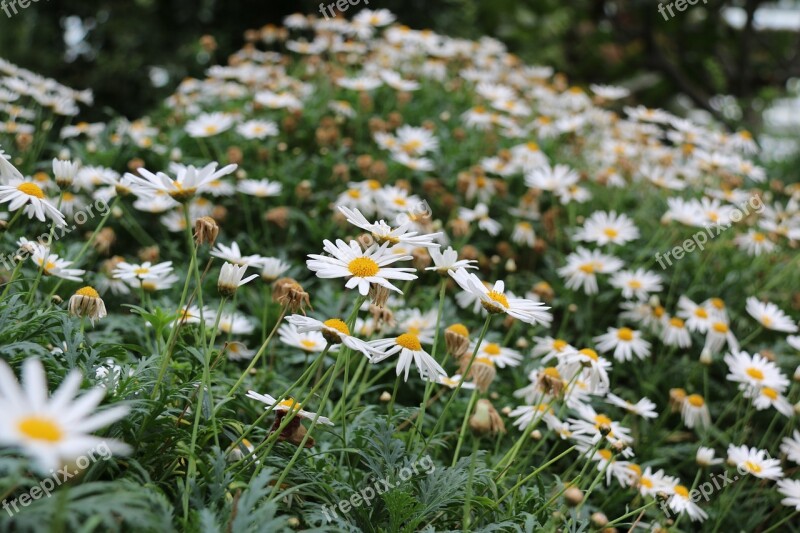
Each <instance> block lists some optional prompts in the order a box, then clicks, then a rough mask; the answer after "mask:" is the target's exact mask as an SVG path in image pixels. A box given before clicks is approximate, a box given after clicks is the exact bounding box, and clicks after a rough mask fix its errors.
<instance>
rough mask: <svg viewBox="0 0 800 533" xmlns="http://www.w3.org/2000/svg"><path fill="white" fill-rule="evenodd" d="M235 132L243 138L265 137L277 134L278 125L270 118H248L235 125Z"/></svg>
mask: <svg viewBox="0 0 800 533" xmlns="http://www.w3.org/2000/svg"><path fill="white" fill-rule="evenodd" d="M236 133H238V134H239V135H241V136H242V137H244V138H245V139H259V140H260V139H266V138H267V137H274V136H275V135H277V134H278V125H277V124H275V123H274V122H272V121H271V120H248V121H247V122H242V123H241V124H239V125H238V126H236Z"/></svg>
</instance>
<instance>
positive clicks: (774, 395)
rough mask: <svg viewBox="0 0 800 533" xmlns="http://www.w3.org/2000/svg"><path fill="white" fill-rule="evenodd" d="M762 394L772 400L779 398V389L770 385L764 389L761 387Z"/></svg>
mask: <svg viewBox="0 0 800 533" xmlns="http://www.w3.org/2000/svg"><path fill="white" fill-rule="evenodd" d="M761 394H763V395H764V396H766V397H767V398H769V399H770V400H772V401H775V400H777V399H778V391H776V390H775V389H771V388H769V387H764V388H763V389H761Z"/></svg>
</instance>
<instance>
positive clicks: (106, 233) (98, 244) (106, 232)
mask: <svg viewBox="0 0 800 533" xmlns="http://www.w3.org/2000/svg"><path fill="white" fill-rule="evenodd" d="M116 241H117V234H116V233H114V230H113V228H103V229H102V230H100V231H99V232H98V233H97V237H95V241H94V249H95V250H97V253H99V254H100V255H108V253H109V252H110V251H111V247H112V246H113V245H114V243H115V242H116Z"/></svg>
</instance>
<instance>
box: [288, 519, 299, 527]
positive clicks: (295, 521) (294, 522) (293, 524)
mask: <svg viewBox="0 0 800 533" xmlns="http://www.w3.org/2000/svg"><path fill="white" fill-rule="evenodd" d="M286 523H287V524H289V527H297V526H299V525H300V519H299V518H297V517H296V516H290V517H289V520H287V521H286Z"/></svg>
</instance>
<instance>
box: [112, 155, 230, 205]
mask: <svg viewBox="0 0 800 533" xmlns="http://www.w3.org/2000/svg"><path fill="white" fill-rule="evenodd" d="M218 164H219V163H216V162H213V163H209V164H207V165H206V166H204V167H202V168H197V167H194V166H192V165H189V166H183V165H172V166H171V167H170V170H171V171H173V172H175V174H176V176H175V179H172V178H171V177H169V176H168V175H166V174H165V173H163V172H158V173H157V174H153V173H152V172H150V171H149V170H147V169H145V168H140V169H138V171H137V172H138V173H139V174H141V175H142V176H143V177H139V176H136V175H134V174H131V173H130V172H128V173H126V174H125V178H127V179H128V180H130V182H131V186H132V188H133V189H134V192H137V193H139V192H140V193H142V194H144V195H146V196H153V195H156V194H158V193H167V194H168V195H169V196H170V198H172V199H174V200H176V201H178V202H185V201H188V200H190V199H192V198H193V197H194V196H195V194H197V193H201V192H205V191H206V190H208V186H209V184H210V183H211V182H213V181H216V180H218V179H219V178H221V177H222V176H227V175H228V174H231V173H232V172H233V171H235V170H236V168H237V165H228V166H225V167H223V168H221V169H219V170H217V165H218Z"/></svg>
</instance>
